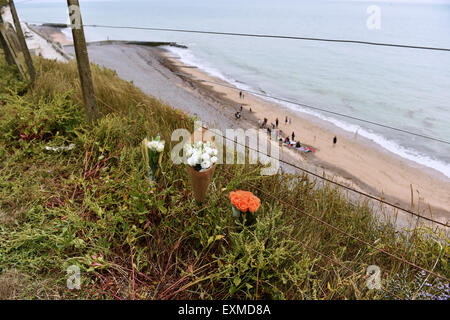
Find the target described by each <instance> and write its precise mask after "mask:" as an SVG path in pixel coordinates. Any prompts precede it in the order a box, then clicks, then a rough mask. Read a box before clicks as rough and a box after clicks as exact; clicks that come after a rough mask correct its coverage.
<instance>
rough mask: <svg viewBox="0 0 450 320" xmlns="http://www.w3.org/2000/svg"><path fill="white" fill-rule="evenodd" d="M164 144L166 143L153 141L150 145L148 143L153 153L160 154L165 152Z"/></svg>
mask: <svg viewBox="0 0 450 320" xmlns="http://www.w3.org/2000/svg"><path fill="white" fill-rule="evenodd" d="M164 144H165V143H164V141H159V140H152V141H150V142H149V143H147V147H148V148H149V149H150V150H152V151H156V152H159V153H160V152H163V151H164Z"/></svg>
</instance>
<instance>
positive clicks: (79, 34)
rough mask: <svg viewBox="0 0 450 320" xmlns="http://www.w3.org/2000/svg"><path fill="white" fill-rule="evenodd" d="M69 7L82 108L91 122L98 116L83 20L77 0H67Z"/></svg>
mask: <svg viewBox="0 0 450 320" xmlns="http://www.w3.org/2000/svg"><path fill="white" fill-rule="evenodd" d="M67 6H68V7H69V17H70V24H71V28H72V36H73V45H74V48H75V55H76V58H77V65H78V74H79V76H80V81H81V89H82V91H83V100H84V108H85V110H86V115H87V119H88V121H89V122H93V121H95V120H97V119H98V118H99V113H98V108H97V101H96V99H95V93H94V84H93V82H92V74H91V67H90V65H89V56H88V52H87V46H86V38H85V36H84V29H83V22H82V19H81V10H80V4H79V2H78V0H67Z"/></svg>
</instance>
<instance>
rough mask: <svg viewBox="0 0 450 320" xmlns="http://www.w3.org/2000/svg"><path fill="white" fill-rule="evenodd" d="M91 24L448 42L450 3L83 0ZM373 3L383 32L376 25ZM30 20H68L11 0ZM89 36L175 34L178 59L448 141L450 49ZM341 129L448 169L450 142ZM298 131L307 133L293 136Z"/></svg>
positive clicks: (97, 36) (345, 122)
mask: <svg viewBox="0 0 450 320" xmlns="http://www.w3.org/2000/svg"><path fill="white" fill-rule="evenodd" d="M80 2H81V10H82V14H83V20H84V23H85V24H108V25H117V26H139V27H158V28H177V29H196V30H214V31H223V32H239V33H265V34H279V35H291V36H303V37H319V38H335V39H352V40H363V41H371V42H387V43H399V44H410V45H420V46H432V47H445V48H450V1H449V0H438V1H432V0H428V1H414V0H412V1H408V0H404V1H383V2H380V1H356V0H355V1H340V0H335V1H331V0H329V1H326V0H278V1H273V0H227V1H208V0H191V1H183V0H149V1H144V0H142V1H138V0H130V1H108V0H104V1H99V0H97V1H80ZM371 5H377V6H378V7H379V8H380V10H381V11H380V12H381V20H380V22H381V25H380V26H381V28H380V29H375V30H369V29H368V28H367V25H366V21H367V19H368V18H369V14H368V13H367V8H368V7H369V6H371ZM16 6H17V8H18V11H19V14H20V16H21V18H22V19H23V20H25V21H29V22H63V23H64V22H67V9H66V6H67V5H66V1H63V0H60V1H57V0H55V1H40V0H31V1H26V0H23V1H22V2H19V1H16ZM85 31H86V35H87V39H88V40H89V41H95V40H105V39H114V40H145V41H174V42H177V43H180V44H184V45H186V46H188V47H189V49H179V48H171V50H172V52H173V53H174V54H176V55H178V56H179V57H180V58H181V59H182V61H183V62H185V63H188V64H191V65H196V66H198V67H200V68H202V69H203V70H205V71H207V72H209V73H211V74H212V75H215V76H218V77H220V78H222V79H224V80H227V81H229V82H231V83H233V84H235V85H237V86H239V87H240V88H243V89H250V90H255V91H260V92H264V93H266V94H268V95H272V96H277V97H281V98H284V99H289V100H292V101H296V102H300V103H304V104H309V105H312V106H316V107H319V108H323V109H327V110H330V111H333V112H339V113H343V114H348V115H351V116H353V117H357V118H362V119H367V120H370V121H373V122H378V123H382V124H385V125H388V126H392V127H397V128H400V129H403V130H408V131H413V132H417V133H419V134H422V135H427V136H432V137H436V138H438V139H442V140H446V141H450V52H443V51H427V50H413V49H401V48H391V47H376V46H365V45H357V44H344V43H328V42H327V43H325V42H312V41H296V40H285V39H263V38H246V37H231V36H217V35H199V34H186V33H169V32H155V31H143V30H140V31H138V30H126V29H101V28H86V30H85ZM286 106H287V107H289V108H292V109H293V110H297V111H298V112H306V113H309V114H312V115H314V116H316V117H319V118H321V119H324V120H326V121H329V122H331V123H333V124H334V125H336V126H338V127H340V128H342V129H344V130H347V131H350V132H355V131H356V130H358V134H359V135H362V136H365V137H367V138H368V139H370V140H371V141H372V142H373V143H375V144H378V145H380V146H382V147H383V148H385V149H387V150H389V151H390V152H393V153H395V154H397V155H400V156H401V157H404V158H406V159H409V160H412V161H414V162H416V163H419V164H422V165H425V166H428V167H431V168H434V169H436V170H438V171H440V172H442V173H443V174H445V175H446V176H447V177H450V145H448V144H444V143H440V142H437V141H432V140H428V139H425V138H420V137H416V136H411V135H408V134H405V133H400V132H397V131H392V130H390V129H385V128H380V127H377V126H374V125H370V124H367V123H362V122H359V121H356V120H350V119H347V118H344V117H338V116H330V115H329V114H327V113H321V112H317V111H313V110H309V109H307V108H302V107H299V106H297V105H289V104H286ZM298 135H299V136H301V133H299V134H298Z"/></svg>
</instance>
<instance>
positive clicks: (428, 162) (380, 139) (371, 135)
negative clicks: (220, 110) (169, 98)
mask: <svg viewBox="0 0 450 320" xmlns="http://www.w3.org/2000/svg"><path fill="white" fill-rule="evenodd" d="M165 48H166V49H167V50H168V51H169V52H170V53H172V54H173V55H174V56H176V57H177V58H179V59H180V61H181V62H182V63H184V64H186V65H188V66H195V67H197V68H199V69H200V70H202V71H204V72H206V73H207V74H209V75H211V76H213V77H216V78H219V79H221V80H223V81H225V82H227V83H229V84H231V85H233V86H235V87H236V88H238V89H241V90H249V91H258V90H257V89H256V90H255V88H254V87H252V86H250V85H248V84H245V83H243V82H241V81H238V80H236V79H233V78H232V77H231V76H227V75H225V74H224V73H223V72H222V71H220V70H218V69H217V68H216V67H213V66H211V65H210V64H209V63H208V62H205V61H201V60H200V59H199V58H197V57H196V56H194V54H193V53H192V51H190V50H188V49H181V48H175V47H165ZM267 95H269V96H270V94H267ZM260 97H261V98H263V99H265V100H267V101H271V102H274V103H277V104H281V105H283V106H285V107H287V108H289V109H291V110H293V111H296V112H302V113H305V114H308V115H311V116H314V117H316V118H319V119H320V120H323V121H326V122H329V123H331V124H333V125H335V126H337V127H338V128H340V129H342V130H344V131H347V132H351V133H356V132H357V133H358V135H360V136H363V137H364V138H366V139H369V140H370V141H373V142H374V143H376V144H377V145H379V146H380V147H382V148H383V149H385V150H387V151H389V152H391V153H393V154H395V155H397V156H400V157H402V158H404V159H407V160H410V161H412V162H415V163H417V164H420V165H423V166H426V167H428V168H432V169H434V170H437V171H439V172H441V173H442V174H444V175H445V176H446V177H448V178H450V164H447V163H445V162H443V161H440V160H437V159H433V158H431V157H429V156H428V155H425V154H422V153H420V152H419V151H417V150H414V149H411V148H406V147H404V146H402V145H400V144H398V143H397V142H396V141H394V140H391V139H388V138H386V137H384V136H382V135H380V134H378V133H375V132H372V131H370V130H369V129H366V128H363V127H361V126H359V125H355V124H351V123H348V122H344V121H341V120H339V119H336V118H332V117H328V116H325V115H323V114H321V113H319V112H315V111H312V110H310V109H307V108H304V107H301V106H299V105H296V104H292V103H288V102H283V101H279V100H277V99H275V98H269V97H263V96H260Z"/></svg>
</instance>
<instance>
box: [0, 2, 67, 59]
mask: <svg viewBox="0 0 450 320" xmlns="http://www.w3.org/2000/svg"><path fill="white" fill-rule="evenodd" d="M1 14H2V17H3V20H4V22H5V23H7V22H9V23H11V24H12V25H14V21H13V18H12V15H11V10H10V9H9V7H4V8H2V13H1ZM21 25H22V29H23V33H24V36H25V40H26V41H27V45H28V49H29V50H30V52H31V53H32V54H35V55H37V56H41V57H44V58H46V59H51V60H57V61H60V62H68V61H69V60H70V59H71V57H70V56H69V55H67V54H66V53H65V52H64V50H62V49H61V47H59V46H58V45H57V44H56V43H54V42H53V41H52V40H51V39H50V38H47V37H46V36H44V35H42V34H40V33H39V31H37V30H36V29H34V28H33V27H30V26H29V25H28V24H27V23H24V22H21ZM55 30H56V29H55Z"/></svg>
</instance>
